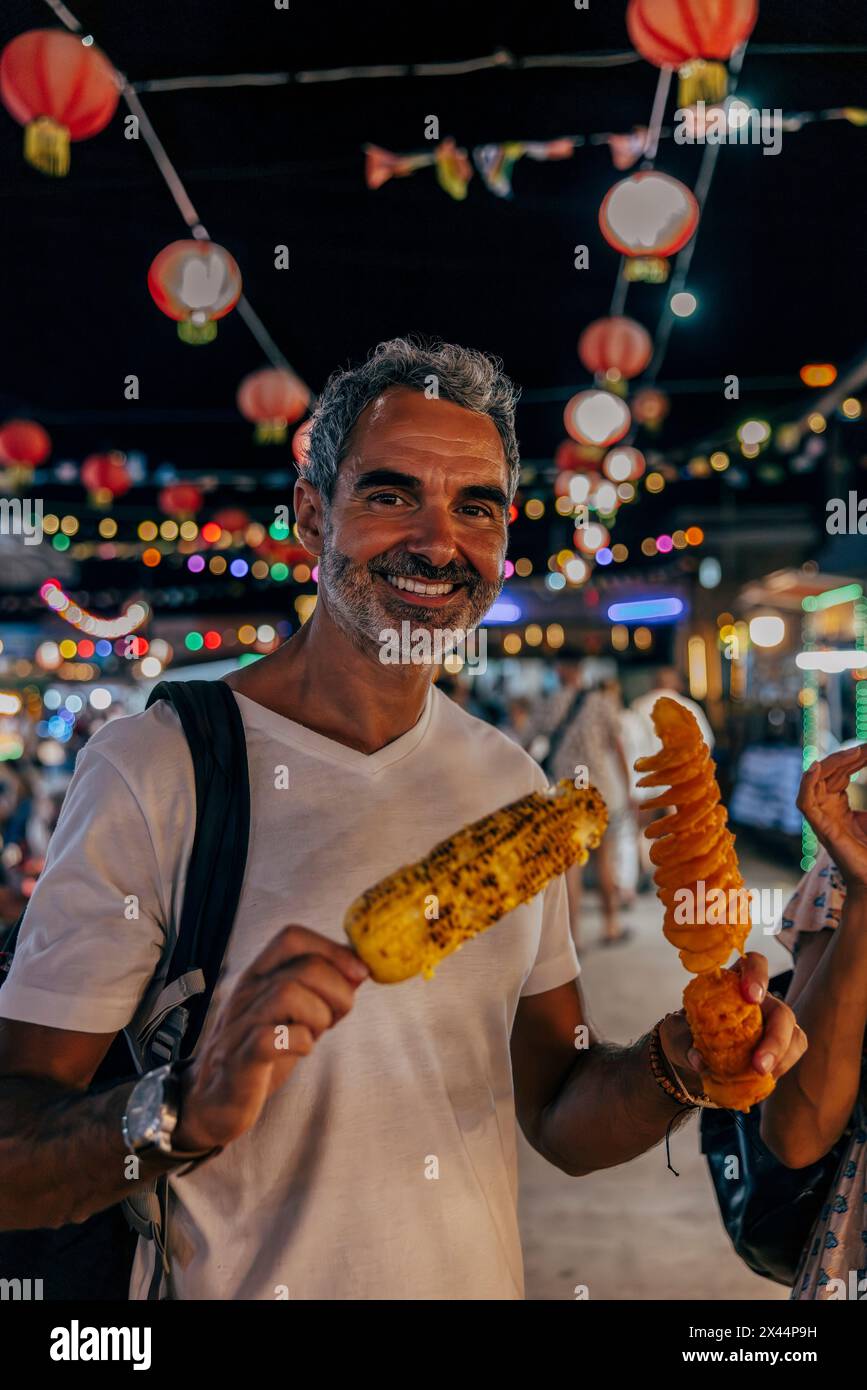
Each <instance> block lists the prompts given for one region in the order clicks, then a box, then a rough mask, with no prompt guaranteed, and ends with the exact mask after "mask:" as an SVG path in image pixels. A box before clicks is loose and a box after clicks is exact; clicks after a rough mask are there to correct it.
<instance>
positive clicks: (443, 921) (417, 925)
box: [343, 780, 608, 984]
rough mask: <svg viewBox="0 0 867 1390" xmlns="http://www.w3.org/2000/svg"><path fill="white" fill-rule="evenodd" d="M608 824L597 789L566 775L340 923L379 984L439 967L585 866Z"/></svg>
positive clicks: (450, 842) (446, 844)
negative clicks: (550, 885)
mask: <svg viewBox="0 0 867 1390" xmlns="http://www.w3.org/2000/svg"><path fill="white" fill-rule="evenodd" d="M607 823H608V812H607V810H606V807H605V802H604V801H603V800H602V797H601V796H600V795H599V792H598V791H597V790H596V788H595V787H583V788H580V789H579V788H576V787H575V786H574V785H573V784H572V782H570V781H568V780H565V781H562V782H558V783H557V785H556V786H554V787H547V788H546V789H545V790H544V791H538V792H532V793H531V794H530V795H529V796H523V797H521V799H520V800H519V801H513V802H512V803H511V805H509V806H503V807H502V808H501V810H499V811H494V812H493V813H492V814H491V815H488V816H484V817H483V818H482V819H481V820H478V821H474V822H473V824H472V825H468V826H466V827H465V828H464V829H463V830H459V831H458V832H457V834H456V835H451V836H450V837H449V839H447V840H443V842H442V843H441V844H439V845H437V846H436V847H435V848H434V849H433V850H431V852H430V854H429V855H427V857H426V858H425V859H421V860H419V861H418V862H417V863H415V864H408V865H406V866H405V867H404V868H402V869H398V870H397V871H396V872H395V873H393V874H389V876H388V878H384V879H383V880H382V881H381V882H380V883H378V884H376V886H375V887H373V888H369V889H368V890H367V892H366V893H362V895H361V897H360V898H357V899H356V901H355V902H354V903H353V904H352V906H351V907H350V908H349V911H348V912H347V914H346V918H345V920H344V924H343V925H344V930H345V932H346V934H347V936H348V937H349V940H350V941H351V942H352V945H353V946H354V948H355V950H356V951H357V952H358V955H359V956H360V957H361V959H362V960H363V961H364V963H365V965H367V967H368V969H369V970H370V973H371V975H372V976H373V978H374V980H378V981H379V983H380V984H396V983H397V982H398V981H400V980H408V979H410V978H411V976H413V975H418V974H420V973H421V974H423V975H424V976H425V978H426V979H430V978H431V976H432V975H433V972H434V969H435V967H436V966H437V965H438V964H439V962H440V961H441V960H444V959H445V957H446V956H449V955H451V953H452V952H453V951H457V950H459V949H460V948H461V946H463V944H464V942H465V941H469V940H470V939H471V937H474V936H478V935H479V933H480V932H483V931H485V930H486V929H487V928H488V927H491V926H493V924H494V923H495V922H498V921H499V919H500V918H501V917H504V916H505V915H506V913H507V912H511V911H512V909H513V908H516V907H518V906H519V904H521V903H525V902H529V901H530V899H531V898H534V897H535V896H536V894H537V893H540V892H541V891H542V889H543V888H544V887H545V886H546V884H548V883H549V882H550V880H551V879H552V878H554V877H556V875H557V874H561V873H563V871H564V870H565V869H568V868H569V867H570V865H572V864H578V863H580V864H583V863H584V862H585V860H586V859H587V855H588V853H589V851H590V850H591V849H595V848H596V846H597V845H598V844H599V841H600V840H601V839H602V836H603V834H604V832H605V827H606V825H607Z"/></svg>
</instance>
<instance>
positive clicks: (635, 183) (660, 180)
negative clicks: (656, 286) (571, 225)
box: [599, 169, 699, 283]
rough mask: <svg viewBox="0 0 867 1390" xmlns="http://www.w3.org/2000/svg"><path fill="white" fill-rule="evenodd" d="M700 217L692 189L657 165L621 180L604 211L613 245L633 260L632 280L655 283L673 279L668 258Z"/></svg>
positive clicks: (606, 231)
mask: <svg viewBox="0 0 867 1390" xmlns="http://www.w3.org/2000/svg"><path fill="white" fill-rule="evenodd" d="M698 219H699V206H698V203H697V201H696V199H695V197H694V195H693V194H692V193H691V192H690V190H689V189H688V188H686V187H685V186H684V184H682V183H680V182H679V181H678V180H677V179H673V178H671V177H670V175H668V174H659V173H657V172H656V170H655V169H647V170H645V171H644V172H642V173H639V174H631V175H630V177H629V178H628V179H621V180H620V182H619V183H616V184H615V185H614V187H613V188H611V189H609V191H608V193H607V194H606V195H605V198H604V199H603V202H602V207H601V208H600V209H599V226H600V228H601V231H602V235H603V236H604V238H605V240H606V241H607V242H608V245H609V246H613V247H614V249H615V251H619V252H620V254H621V255H623V256H626V257H628V258H629V259H628V261H627V266H626V277H627V279H629V280H648V281H651V282H655V283H658V282H660V281H662V280H666V279H668V261H667V257H669V256H673V255H674V254H675V253H676V252H677V251H680V250H681V248H682V247H684V246H685V245H686V243H687V242H688V241H689V239H690V237H691V236H693V235H694V233H695V229H696V227H697V226H698Z"/></svg>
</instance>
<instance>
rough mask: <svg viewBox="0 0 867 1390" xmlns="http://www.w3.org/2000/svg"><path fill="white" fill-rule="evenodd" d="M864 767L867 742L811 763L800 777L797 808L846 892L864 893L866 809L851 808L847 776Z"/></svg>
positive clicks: (866, 874) (866, 882)
mask: <svg viewBox="0 0 867 1390" xmlns="http://www.w3.org/2000/svg"><path fill="white" fill-rule="evenodd" d="M862 767H867V743H862V744H859V745H858V747H856V748H845V749H843V751H842V752H840V753H832V754H831V756H830V758H823V759H822V760H821V762H815V763H813V765H812V767H810V768H809V769H808V770H807V772H805V773H804V776H803V778H802V780H801V790H800V792H799V793H798V810H799V811H800V812H801V813H802V814H803V815H804V816H806V818H807V820H808V821H809V822H810V825H811V826H812V827H813V829H814V830H815V832H816V835H817V837H818V839H819V841H820V842H821V843H822V844H823V845H824V846H825V849H826V850H827V851H828V853H829V854H830V856H831V858H832V859H833V861H834V863H835V864H836V865H837V868H838V869H839V870H840V872H841V874H842V875H843V878H844V880H845V883H846V887H847V889H848V890H849V891H856V892H859V893H862V894H863V893H867V811H853V810H852V807H851V806H850V804H849V797H848V796H847V795H846V791H847V788H848V786H849V781H850V778H851V777H852V776H853V775H854V773H856V772H859V771H860V770H861V768H862Z"/></svg>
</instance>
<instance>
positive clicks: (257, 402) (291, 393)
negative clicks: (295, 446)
mask: <svg viewBox="0 0 867 1390" xmlns="http://www.w3.org/2000/svg"><path fill="white" fill-rule="evenodd" d="M309 400H310V392H309V391H308V390H307V387H306V386H304V385H303V383H302V382H301V381H299V379H298V377H297V376H294V375H293V374H292V372H287V371H285V370H284V369H283V368H282V367H263V368H262V370H261V371H259V372H251V373H250V375H249V376H245V377H244V380H243V381H242V382H241V385H240V386H239V387H238V395H237V404H238V409H239V410H240V412H241V414H242V415H243V416H244V419H245V420H252V421H253V423H254V424H255V426H256V431H255V439H256V443H257V444H282V443H284V441H285V439H286V427H287V425H291V424H292V423H293V422H294V421H295V420H298V419H300V418H301V416H302V415H303V414H304V412H305V410H306V409H307V405H308V402H309Z"/></svg>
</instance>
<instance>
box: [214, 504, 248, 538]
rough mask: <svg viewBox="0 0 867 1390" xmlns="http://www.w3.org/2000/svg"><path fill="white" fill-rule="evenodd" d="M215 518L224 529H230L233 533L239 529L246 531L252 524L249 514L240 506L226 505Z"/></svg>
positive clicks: (215, 521)
mask: <svg viewBox="0 0 867 1390" xmlns="http://www.w3.org/2000/svg"><path fill="white" fill-rule="evenodd" d="M213 520H214V523H215V524H216V525H217V526H219V527H220V529H221V530H222V531H229V532H231V533H232V534H233V535H234V534H235V532H237V531H246V529H247V527H248V526H249V525H250V518H249V516H248V515H247V513H246V512H245V511H242V510H241V508H240V507H224V508H223V510H222V511H221V512H217V514H216V515H215V516H214V518H213Z"/></svg>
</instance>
